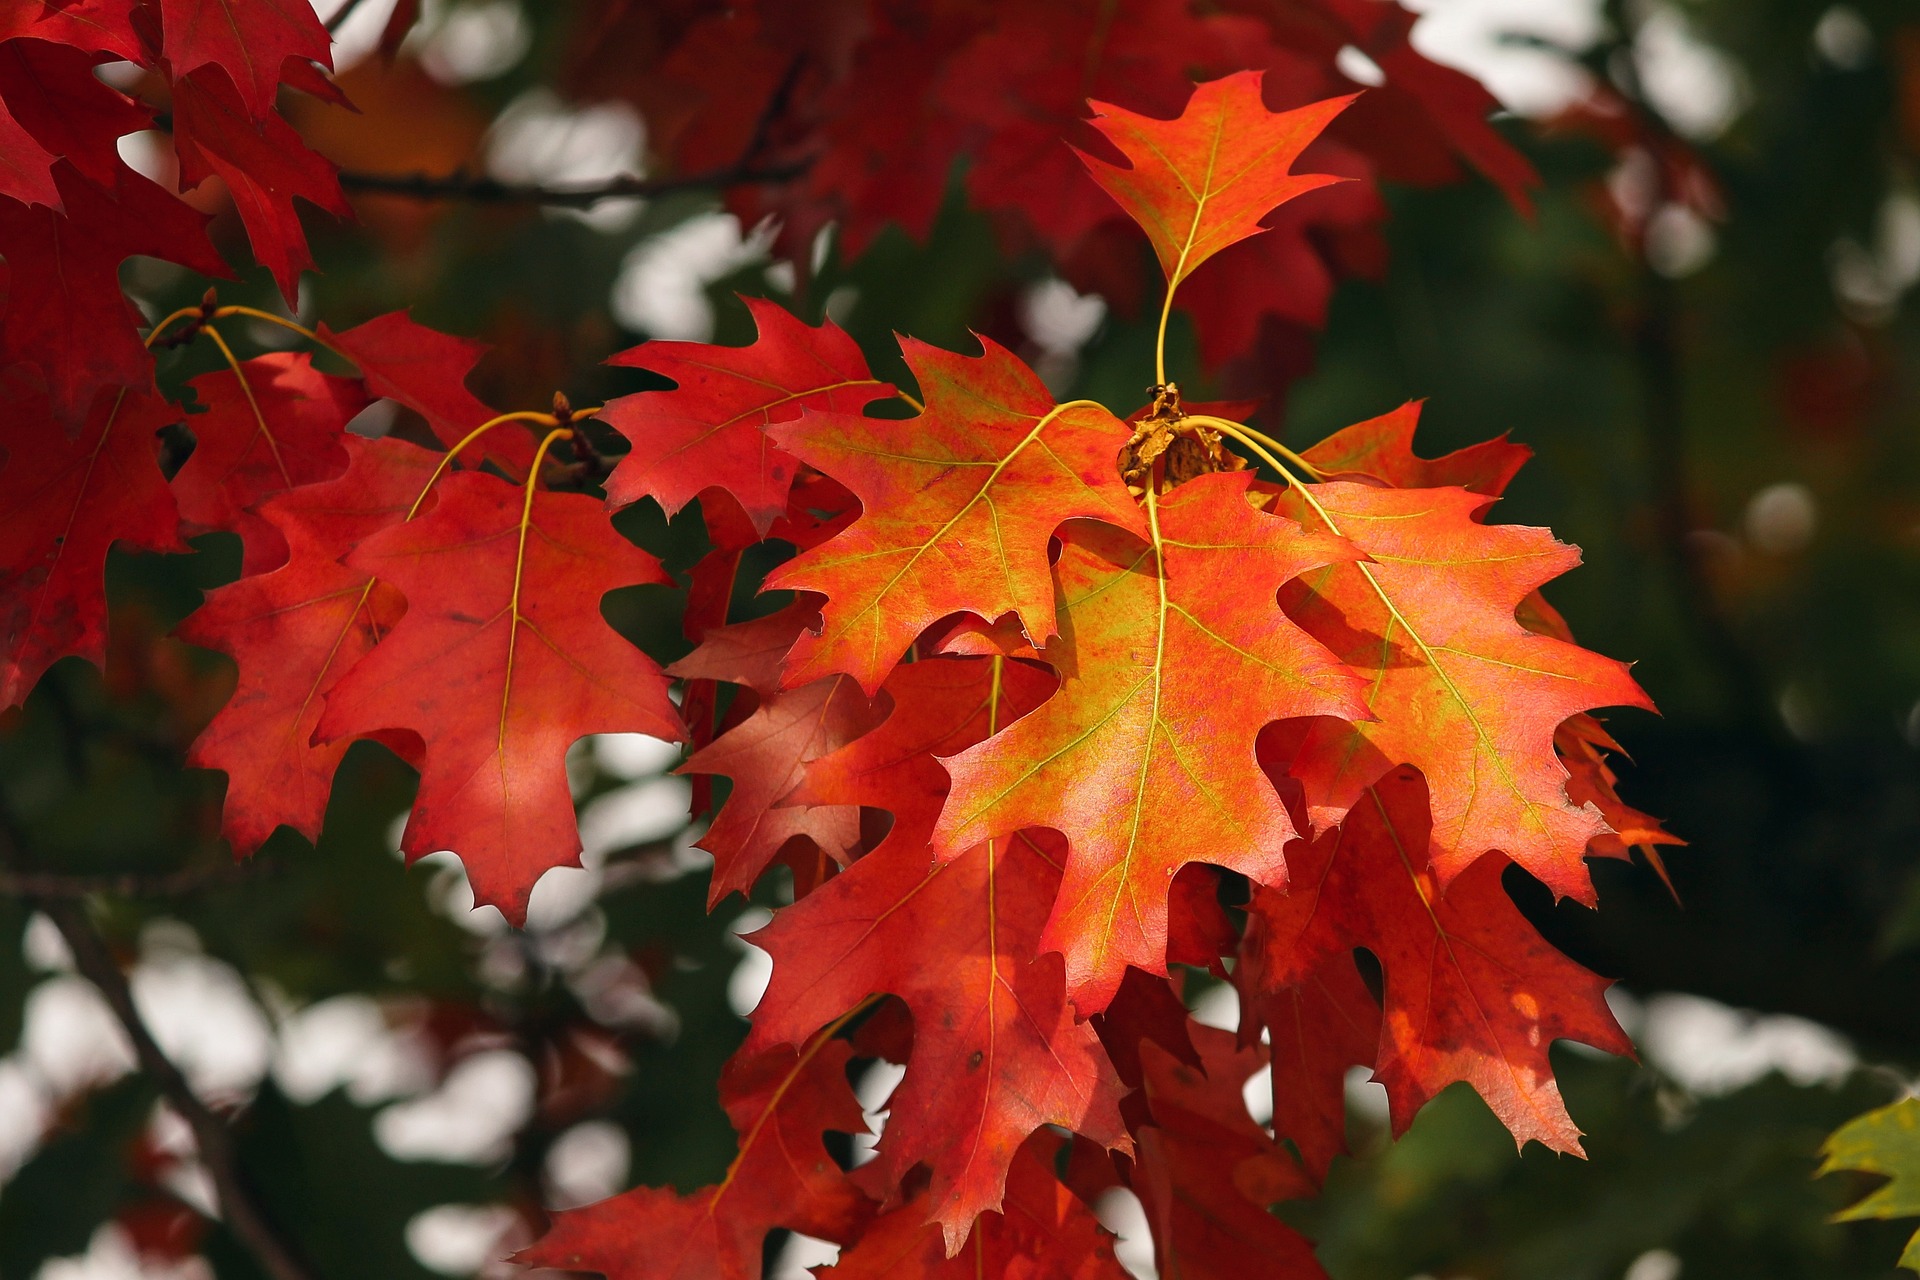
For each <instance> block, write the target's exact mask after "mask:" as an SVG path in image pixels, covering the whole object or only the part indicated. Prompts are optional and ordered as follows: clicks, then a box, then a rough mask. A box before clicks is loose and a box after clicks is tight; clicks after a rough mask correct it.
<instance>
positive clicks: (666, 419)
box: [600, 298, 893, 537]
mask: <svg viewBox="0 0 1920 1280" xmlns="http://www.w3.org/2000/svg"><path fill="white" fill-rule="evenodd" d="M742 301H743V302H745V303H746V304H747V309H748V311H750V312H751V313H752V315H753V321H754V326H755V328H756V329H757V330H758V333H759V337H758V338H757V339H756V340H755V341H754V342H753V343H752V344H751V345H749V346H745V347H718V346H713V345H711V344H709V343H704V342H646V343H642V344H641V345H640V346H637V347H634V348H632V349H631V350H629V351H623V352H621V353H620V354H619V355H617V356H614V357H613V358H612V359H610V360H609V361H608V362H607V363H609V364H617V365H626V366H629V367H632V368H641V369H650V370H652V371H653V372H654V373H658V374H661V375H663V376H665V377H668V378H672V379H673V380H674V382H675V383H677V384H678V385H677V386H675V387H674V388H673V390H671V391H642V392H640V393H638V394H637V395H630V396H621V397H620V398H618V399H616V400H613V401H611V402H609V403H608V405H607V407H606V409H605V410H604V411H603V412H602V413H601V414H600V418H601V420H602V421H604V422H606V423H608V424H609V425H611V426H612V427H614V428H615V429H616V430H618V431H619V432H620V434H621V435H623V436H625V437H626V438H627V439H628V440H629V441H630V442H632V444H633V450H632V452H630V453H628V454H627V456H626V457H624V458H622V459H621V460H620V463H619V465H618V466H616V467H615V468H614V471H613V475H612V476H611V477H610V478H609V479H608V480H607V497H608V498H609V499H610V500H611V501H612V502H613V503H614V505H616V506H625V505H627V504H628V503H631V502H637V501H639V500H640V499H641V498H644V497H650V498H653V499H655V500H656V501H657V502H659V504H660V506H661V509H662V510H664V511H665V512H666V513H667V514H668V515H669V516H671V515H673V514H674V513H675V512H677V511H679V510H680V508H682V507H684V506H686V505H687V503H688V502H690V501H692V500H693V499H694V498H695V497H696V496H697V495H698V494H699V493H700V491H701V490H703V489H709V488H718V489H725V490H726V491H727V492H728V493H730V494H731V495H733V497H734V499H735V500H736V501H738V502H739V504H740V506H741V509H742V510H744V511H745V512H746V513H747V516H748V518H749V519H750V520H751V521H752V522H753V527H754V529H755V531H756V532H757V533H758V534H759V535H760V536H762V537H765V536H766V533H767V530H768V529H769V528H770V527H771V526H772V524H773V522H774V521H775V520H776V519H777V518H779V516H780V515H781V514H782V513H784V512H785V511H786V509H787V492H788V490H789V489H791V488H792V486H793V480H794V474H795V472H797V471H798V470H799V464H798V463H797V462H796V461H795V460H794V459H793V457H792V456H791V455H789V454H787V453H784V452H782V451H781V450H780V449H778V448H776V447H775V445H774V443H773V441H772V440H771V439H769V438H768V436H767V433H766V431H765V428H766V427H767V426H768V425H770V424H772V423H775V422H786V421H789V420H790V419H793V418H797V417H799V416H800V412H801V410H802V409H820V410H828V411H834V412H839V413H848V414H858V413H859V412H860V411H861V410H862V409H863V408H865V407H866V406H867V405H868V404H871V403H872V402H873V401H875V400H879V399H882V398H885V397H888V396H891V395H892V394H893V388H892V386H890V385H889V384H887V383H885V382H881V381H880V380H878V379H877V378H875V377H874V376H873V375H872V374H871V373H869V372H868V371H867V361H866V357H864V356H862V355H861V354H860V348H859V347H858V346H856V345H855V344H854V341H853V339H852V338H849V337H848V336H847V335H846V334H845V333H844V332H842V331H841V329H840V328H839V327H838V326H837V325H835V324H834V323H833V322H832V321H828V322H826V323H824V324H822V325H820V326H819V327H818V328H813V327H810V326H808V325H805V324H802V323H801V322H800V321H799V320H797V319H795V318H794V317H793V316H791V315H789V314H788V313H787V311H786V310H785V309H784V308H782V307H781V306H779V305H778V304H777V303H773V302H768V301H766V300H764V299H761V298H743V299H742Z"/></svg>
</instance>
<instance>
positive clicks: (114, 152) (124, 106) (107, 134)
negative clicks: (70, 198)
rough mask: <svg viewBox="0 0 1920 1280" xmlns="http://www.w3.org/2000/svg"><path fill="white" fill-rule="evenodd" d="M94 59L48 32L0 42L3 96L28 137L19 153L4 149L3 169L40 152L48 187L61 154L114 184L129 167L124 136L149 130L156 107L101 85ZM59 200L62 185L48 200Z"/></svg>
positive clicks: (87, 174)
mask: <svg viewBox="0 0 1920 1280" xmlns="http://www.w3.org/2000/svg"><path fill="white" fill-rule="evenodd" d="M79 8H80V6H78V5H76V6H73V9H76V10H77V9H79ZM70 11H71V10H70ZM4 21H5V20H4V19H0V23H3V22H4ZM94 63H95V58H94V56H93V55H92V54H91V53H90V52H88V50H87V49H85V48H76V47H74V46H73V45H69V44H64V43H54V42H52V40H50V39H49V38H46V37H41V38H37V39H28V40H0V99H4V101H5V104H6V105H5V108H4V111H5V112H7V113H11V114H12V116H13V118H14V121H15V123H16V125H17V126H18V127H19V128H20V129H21V130H22V131H23V134H24V137H23V138H22V140H21V149H20V150H19V151H17V152H16V151H14V150H13V149H12V148H11V147H0V166H6V167H13V166H16V165H18V164H20V163H22V162H23V161H29V158H30V157H31V156H32V154H33V152H34V151H39V152H41V153H43V154H45V155H46V156H47V166H48V168H47V173H46V177H47V181H48V188H49V189H51V188H52V185H53V184H52V173H51V168H52V161H53V159H54V158H55V157H57V158H59V159H63V160H65V161H67V162H68V163H69V164H71V165H72V166H73V167H74V168H75V169H76V170H78V171H79V173H80V174H81V176H82V177H84V178H86V179H88V180H89V181H91V182H94V183H96V184H98V185H100V186H102V187H111V186H113V184H114V182H115V180H116V176H117V175H118V174H119V172H120V170H121V168H122V167H123V163H122V161H121V159H120V150H119V147H118V145H117V143H118V140H119V139H120V138H121V137H122V136H124V135H126V134H129V133H136V132H138V131H139V130H141V129H145V128H147V127H149V126H150V125H151V124H152V122H153V111H152V109H151V108H149V107H147V106H146V105H145V104H143V103H140V102H137V101H135V100H134V99H132V98H129V97H128V96H127V95H126V94H124V93H121V92H120V91H119V90H118V89H114V88H112V87H110V86H108V85H107V84H105V83H104V82H102V81H101V79H100V78H99V77H98V76H96V75H94V74H93V68H94ZM21 198H24V197H21ZM59 202H60V199H59V194H58V192H57V190H55V191H53V193H52V197H51V199H49V200H44V201H42V202H41V203H46V204H53V205H58V204H59Z"/></svg>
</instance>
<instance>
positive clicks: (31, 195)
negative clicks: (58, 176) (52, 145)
mask: <svg viewBox="0 0 1920 1280" xmlns="http://www.w3.org/2000/svg"><path fill="white" fill-rule="evenodd" d="M0 48H4V46H0ZM53 161H54V156H53V153H52V152H50V151H48V150H47V149H46V148H45V147H43V146H41V145H40V144H39V143H38V142H36V141H35V140H34V137H33V135H32V134H31V133H28V132H27V130H26V128H25V127H24V126H23V125H22V124H21V123H20V122H19V121H18V120H16V119H14V118H13V114H12V113H11V112H10V111H8V110H7V104H6V102H5V100H4V99H0V196H4V197H6V198H7V199H9V200H17V201H19V202H20V203H21V204H43V205H47V206H49V207H57V206H58V205H59V203H60V188H59V187H57V186H55V185H54V182H53Z"/></svg>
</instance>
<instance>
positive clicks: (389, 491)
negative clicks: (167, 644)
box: [179, 375, 438, 857]
mask: <svg viewBox="0 0 1920 1280" xmlns="http://www.w3.org/2000/svg"><path fill="white" fill-rule="evenodd" d="M316 376H317V375H316ZM343 444H344V445H345V448H346V451H347V455H348V457H349V459H350V461H349V464H348V467H347V470H346V473H345V474H344V475H342V476H340V477H339V478H338V479H336V480H332V481H329V482H327V483H325V484H313V485H306V486H304V487H302V488H299V489H295V490H293V491H291V492H289V493H284V494H281V495H279V496H277V497H274V498H272V499H270V500H269V501H268V502H267V503H266V504H265V505H264V506H263V507H262V508H261V510H260V512H259V515H258V519H259V520H260V521H261V522H262V523H263V524H264V525H266V527H269V528H271V529H273V530H275V532H276V533H277V534H278V535H279V536H281V537H282V538H283V545H284V546H285V547H286V549H287V554H286V562H285V563H284V564H282V565H281V566H280V567H279V568H277V569H274V570H273V571H272V572H270V573H264V574H257V575H254V576H251V577H245V578H242V579H240V581H238V582H235V583H231V584H229V585H227V586H224V587H221V588H219V589H218V590H216V591H214V592H213V593H212V594H211V595H209V596H208V597H207V602H206V604H204V605H202V606H201V608H200V609H199V611H198V612H196V613H194V614H192V615H191V616H189V617H188V618H187V620H186V622H185V623H183V624H182V625H181V627H180V632H179V634H180V637H181V638H182V639H183V640H186V641H188V642H189V643H191V644H197V645H199V646H201V647H202V648H206V649H213V650H216V651H218V652H220V653H224V654H226V655H227V656H229V657H231V658H232V659H233V660H234V662H235V663H236V664H237V665H238V666H239V668H240V678H239V683H238V685H237V686H236V687H235V689H234V692H233V696H232V697H231V698H230V699H229V700H228V701H227V705H226V706H225V707H224V708H222V709H221V711H220V713H219V714H218V715H216V716H215V717H214V718H213V721H212V722H211V723H210V724H208V725H207V727H206V729H205V730H204V731H202V732H201V734H200V736H199V738H198V739H196V740H195V741H194V744H193V746H192V748H191V749H190V750H189V751H188V753H187V763H188V764H190V765H192V766H193V767H195V768H197V769H219V770H222V771H224V772H225V773H226V775H227V799H226V805H225V808H224V809H223V811H222V814H221V833H222V834H223V835H225V836H226V838H227V841H228V842H229V843H230V844H231V845H232V846H233V850H234V853H235V854H237V855H239V856H241V857H245V856H248V855H250V854H252V853H253V852H254V850H256V849H258V848H259V847H260V845H261V844H262V843H264V842H265V840H266V838H267V837H268V836H270V835H272V834H273V832H274V829H275V828H276V827H279V826H280V825H282V824H285V825H287V826H290V827H292V828H293V829H294V830H296V831H298V832H300V833H301V834H302V835H304V836H306V837H307V839H309V840H315V839H317V838H318V837H319V835H320V823H321V819H322V818H324V817H325V816H326V810H327V797H328V795H329V793H330V792H331V791H332V789H333V775H334V771H335V770H336V769H338V768H339V766H340V760H341V757H343V756H344V755H346V753H347V748H348V746H349V745H350V743H348V742H347V741H344V740H342V741H337V742H327V743H321V744H319V745H314V743H313V734H314V730H315V729H316V728H317V727H318V726H319V723H320V716H321V713H322V711H323V710H324V709H325V707H326V695H327V693H328V691H329V690H331V689H332V688H333V686H334V685H335V684H337V683H339V680H340V677H341V676H342V675H344V674H345V673H346V672H347V671H348V670H349V669H350V668H351V667H352V666H353V664H354V663H356V662H358V661H359V660H360V659H361V658H362V657H364V656H366V654H367V653H368V652H370V651H371V650H372V649H373V646H374V645H375V644H376V643H377V642H378V641H379V640H380V638H381V637H382V636H384V635H385V634H386V633H387V632H389V631H391V630H392V629H393V625H394V623H396V622H397V621H398V620H399V618H400V616H401V615H402V614H403V613H405V612H406V607H407V605H406V598H405V597H404V596H402V595H401V594H400V593H399V592H398V591H397V590H395V589H394V588H393V587H391V586H389V585H388V584H386V583H383V582H376V581H375V580H374V579H373V578H372V577H371V576H369V575H368V574H367V573H366V572H365V571H364V570H360V569H351V568H348V567H347V566H346V565H344V564H341V563H340V562H339V559H338V557H340V556H342V555H345V554H346V553H347V552H348V551H349V550H350V549H351V548H352V547H353V546H354V544H356V543H358V542H359V541H361V540H362V539H364V538H367V537H369V536H371V535H372V534H373V533H375V532H377V531H378V530H380V529H383V528H385V527H387V526H388V525H391V524H397V523H399V522H400V521H402V520H404V519H406V517H407V513H408V512H409V511H411V510H412V508H413V505H414V503H415V502H417V501H418V500H419V498H420V495H421V493H422V492H423V491H424V489H425V488H426V485H427V482H428V480H429V478H430V477H431V476H432V475H433V471H434V467H435V465H436V463H437V462H438V458H437V456H436V455H434V454H432V453H429V452H428V451H427V450H425V449H421V448H419V447H417V446H415V445H411V444H407V443H406V442H405V441H401V440H391V439H388V440H363V439H360V438H359V437H357V436H349V437H347V438H346V439H345V440H344V441H343ZM402 754H409V752H406V751H403V752H402ZM410 754H411V757H412V758H413V759H414V760H416V761H417V760H418V758H419V756H418V752H417V750H414V751H412V752H411V753H410Z"/></svg>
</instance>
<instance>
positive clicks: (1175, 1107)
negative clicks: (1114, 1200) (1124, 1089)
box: [1133, 1023, 1326, 1280]
mask: <svg viewBox="0 0 1920 1280" xmlns="http://www.w3.org/2000/svg"><path fill="white" fill-rule="evenodd" d="M1191 1034H1192V1037H1193V1043H1194V1047H1195V1048H1196V1049H1198V1050H1199V1053H1200V1059H1201V1066H1199V1067H1195V1066H1191V1065H1189V1064H1187V1063H1184V1062H1181V1061H1180V1060H1179V1059H1177V1058H1175V1057H1174V1056H1173V1055H1171V1054H1169V1053H1168V1052H1166V1051H1165V1050H1164V1049H1162V1048H1161V1047H1160V1046H1159V1045H1157V1044H1151V1043H1149V1044H1144V1045H1142V1046H1141V1050H1140V1060H1141V1063H1142V1065H1143V1067H1144V1068H1145V1072H1146V1094H1147V1107H1148V1110H1149V1112H1150V1113H1151V1115H1152V1118H1153V1123H1152V1124H1150V1125H1147V1126H1144V1127H1142V1128H1141V1130H1140V1155H1139V1161H1138V1164H1137V1166H1136V1168H1135V1169H1134V1172H1133V1189H1134V1191H1135V1192H1136V1193H1137V1194H1138V1195H1139V1197H1140V1203H1141V1206H1142V1207H1143V1208H1144V1209H1145V1210H1146V1211H1147V1221H1148V1222H1149V1223H1150V1224H1151V1225H1152V1227H1153V1247H1154V1256H1155V1259H1156V1261H1157V1262H1158V1263H1159V1268H1160V1274H1161V1275H1163V1276H1183V1277H1193V1280H1212V1278H1213V1277H1219V1280H1242V1278H1243V1277H1248V1276H1254V1277H1268V1276H1271V1277H1273V1278H1274V1280H1325V1276H1326V1273H1325V1272H1324V1271H1323V1270H1321V1268H1320V1264H1319V1262H1318V1261H1317V1260H1316V1259H1315V1258H1314V1256H1313V1246H1312V1245H1311V1244H1310V1243H1308V1241H1307V1240H1306V1238H1305V1237H1304V1236H1302V1235H1301V1234H1300V1233H1299V1232H1297V1231H1295V1230H1294V1229H1293V1228H1292V1227H1289V1226H1287V1225H1286V1224H1285V1223H1283V1222H1282V1221H1280V1219H1278V1218H1276V1217H1275V1216H1274V1215H1273V1214H1272V1213H1270V1212H1268V1208H1269V1206H1271V1205H1273V1204H1275V1203H1278V1202H1279V1201H1282V1200H1298V1199H1302V1198H1305V1197H1308V1196H1311V1195H1312V1194H1313V1193H1314V1186H1313V1183H1312V1182H1311V1181H1310V1180H1309V1179H1308V1178H1307V1176H1306V1175H1305V1174H1304V1173H1303V1172H1302V1171H1301V1169H1300V1166H1299V1164H1298V1163H1297V1162H1296V1161H1295V1160H1294V1159H1293V1157H1292V1156H1291V1155H1289V1154H1288V1153H1287V1151H1286V1149H1285V1148H1283V1147H1282V1146H1281V1145H1280V1144H1279V1143H1278V1142H1277V1141H1276V1140H1275V1139H1274V1138H1272V1137H1270V1136H1269V1135H1268V1134H1267V1133H1266V1131H1265V1130H1263V1129H1262V1128H1261V1127H1260V1126H1259V1125H1257V1124H1255V1123H1254V1122H1253V1117H1252V1116H1250V1115H1248V1114H1247V1105H1246V1100H1245V1095H1244V1092H1243V1090H1244V1088H1245V1085H1246V1082H1247V1080H1248V1079H1250V1078H1251V1077H1252V1076H1253V1074H1254V1073H1255V1072H1256V1071H1258V1070H1259V1069H1260V1068H1261V1067H1262V1066H1263V1065H1265V1062H1266V1053H1265V1051H1264V1050H1263V1049H1261V1048H1260V1047H1259V1046H1257V1045H1256V1046H1252V1047H1248V1048H1240V1047H1236V1046H1235V1044H1234V1042H1233V1036H1232V1035H1231V1034H1230V1033H1228V1032H1225V1031H1220V1030H1218V1029H1216V1028H1214V1027H1206V1026H1201V1025H1199V1024H1197V1023H1196V1024H1194V1025H1193V1026H1192V1028H1191Z"/></svg>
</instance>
